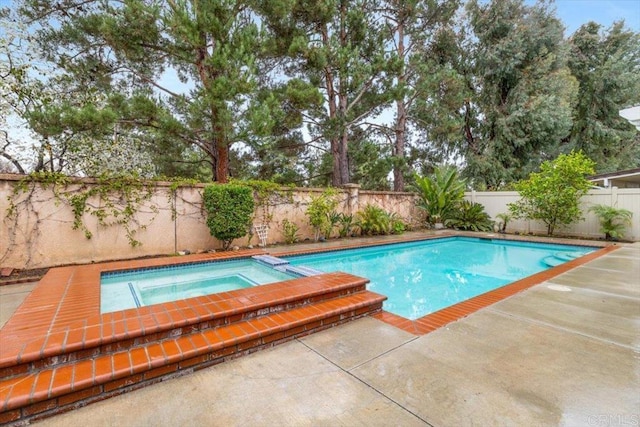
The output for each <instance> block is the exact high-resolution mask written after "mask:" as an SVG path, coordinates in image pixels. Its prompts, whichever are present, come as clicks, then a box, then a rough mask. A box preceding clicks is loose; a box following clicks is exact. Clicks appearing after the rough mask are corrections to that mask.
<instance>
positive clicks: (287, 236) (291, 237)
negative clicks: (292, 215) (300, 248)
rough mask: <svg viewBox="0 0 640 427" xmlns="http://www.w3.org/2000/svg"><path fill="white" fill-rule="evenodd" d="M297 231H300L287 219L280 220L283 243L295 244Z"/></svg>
mask: <svg viewBox="0 0 640 427" xmlns="http://www.w3.org/2000/svg"><path fill="white" fill-rule="evenodd" d="M299 230H300V227H298V226H297V225H295V224H294V223H293V222H291V221H289V220H288V219H283V220H282V235H283V237H284V242H285V243H287V244H292V243H295V242H297V241H298V231H299Z"/></svg>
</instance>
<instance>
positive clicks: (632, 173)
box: [588, 168, 640, 188]
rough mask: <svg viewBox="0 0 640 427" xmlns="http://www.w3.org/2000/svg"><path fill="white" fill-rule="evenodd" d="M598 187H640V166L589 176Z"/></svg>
mask: <svg viewBox="0 0 640 427" xmlns="http://www.w3.org/2000/svg"><path fill="white" fill-rule="evenodd" d="M588 179H589V181H591V182H593V184H594V185H596V186H598V187H604V188H611V187H618V188H640V168H637V169H628V170H626V171H619V172H611V173H603V174H600V175H594V176H592V177H589V178H588Z"/></svg>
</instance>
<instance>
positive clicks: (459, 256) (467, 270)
mask: <svg viewBox="0 0 640 427" xmlns="http://www.w3.org/2000/svg"><path fill="white" fill-rule="evenodd" d="M594 250H595V248H591V247H582V246H568V245H551V244H541V243H525V242H514V241H504V240H485V239H478V238H467V237H450V238H443V239H433V240H427V241H420V242H413V243H399V244H393V245H384V246H375V247H368V248H362V249H349V250H343V251H334V252H326V253H320V254H313V255H302V256H291V257H286V259H287V260H288V261H289V262H290V263H291V264H292V265H294V266H307V267H311V268H313V269H317V270H320V271H323V272H331V271H344V272H347V273H351V274H354V275H357V276H362V277H366V278H368V279H370V280H371V283H370V284H369V286H368V289H370V290H372V291H374V292H378V293H381V294H383V295H386V296H387V297H388V300H387V301H386V302H385V303H384V309H385V310H386V311H389V312H391V313H394V314H397V315H399V316H402V317H405V318H408V319H410V320H415V319H417V318H420V317H422V316H425V315H427V314H429V313H433V312H434V311H437V310H440V309H442V308H445V307H448V306H450V305H453V304H456V303H458V302H460V301H464V300H466V299H469V298H472V297H474V296H477V295H480V294H483V293H485V292H488V291H490V290H493V289H496V288H499V287H501V286H504V285H506V284H508V283H511V282H514V281H516V280H519V279H522V278H524V277H527V276H530V275H532V274H535V273H538V272H540V271H543V270H546V269H548V268H550V267H553V266H556V265H559V264H561V263H564V262H567V261H569V260H571V259H574V258H577V257H580V256H582V255H585V254H587V253H589V252H592V251H594Z"/></svg>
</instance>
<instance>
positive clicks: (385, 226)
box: [356, 205, 391, 236]
mask: <svg viewBox="0 0 640 427" xmlns="http://www.w3.org/2000/svg"><path fill="white" fill-rule="evenodd" d="M356 215H357V218H358V220H357V222H356V224H357V226H358V227H359V228H360V232H361V233H362V234H364V235H367V236H372V235H375V234H389V232H390V231H391V219H390V217H389V214H388V213H387V212H385V210H384V209H382V208H379V207H377V206H374V205H366V206H365V207H364V209H362V210H361V211H359V212H358V213H357V214H356Z"/></svg>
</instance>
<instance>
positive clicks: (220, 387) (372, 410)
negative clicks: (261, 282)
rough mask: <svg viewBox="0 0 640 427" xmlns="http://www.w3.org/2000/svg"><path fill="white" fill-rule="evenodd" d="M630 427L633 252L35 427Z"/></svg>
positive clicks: (638, 343)
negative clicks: (417, 332) (464, 311)
mask: <svg viewBox="0 0 640 427" xmlns="http://www.w3.org/2000/svg"><path fill="white" fill-rule="evenodd" d="M87 423H90V424H91V425H95V426H111V425H113V426H116V425H117V426H119V425H127V426H149V425H154V426H174V425H195V426H197V425H210V426H216V425H221V426H222V425H224V426H227V425H238V426H240V425H252V426H254V425H292V426H299V425H313V426H317V425H332V426H333V425H344V426H352V425H363V426H364V425H367V426H369V425H384V426H387V425H403V426H404V425H407V426H411V425H433V426H472V425H510V426H511V425H536V426H539V425H543V426H546V425H563V426H588V425H593V426H613V425H635V426H637V425H639V424H640V244H635V245H633V246H626V247H623V248H621V249H618V250H616V251H613V252H611V253H609V254H606V255H604V256H603V257H601V258H598V259H596V260H594V261H591V262H589V263H587V264H585V265H583V266H580V267H577V268H575V269H573V270H571V271H568V272H566V273H564V274H562V275H560V276H557V277H556V278H553V279H551V280H550V281H548V282H544V283H542V284H540V285H537V286H534V287H533V288H531V289H529V290H527V291H524V292H522V293H520V294H518V295H515V296H513V297H510V298H508V299H506V300H504V301H502V302H498V303H496V304H494V305H492V306H490V307H488V308H484V309H481V310H480V311H478V312H476V313H475V314H472V315H470V316H469V317H467V318H464V319H462V320H459V321H457V322H455V323H452V324H450V325H448V326H447V327H444V328H441V329H439V330H437V331H435V332H432V333H430V334H427V335H424V336H421V337H416V336H414V335H412V334H409V333H407V332H405V331H402V330H400V329H397V328H394V327H393V326H391V325H388V324H386V323H383V322H380V321H378V320H376V319H372V318H365V319H361V320H358V321H355V322H352V323H350V324H347V325H343V326H340V327H336V328H333V329H330V330H327V331H324V332H321V333H318V334H315V335H312V336H309V337H306V338H303V339H299V340H296V341H292V342H290V343H287V344H283V345H281V346H278V347H276V348H273V349H271V350H266V351H262V352H258V353H255V354H253V355H250V356H247V357H243V358H240V359H236V360H233V361H230V362H226V363H223V364H221V365H217V366H214V367H211V368H207V369H204V370H202V371H198V372H196V373H194V374H190V375H186V376H182V377H179V378H174V379H171V380H169V381H166V382H163V383H159V384H156V385H153V386H150V387H147V388H144V389H141V390H137V391H135V392H132V393H128V394H124V395H120V396H117V397H114V398H111V399H108V400H105V401H102V402H98V403H95V404H92V405H89V406H86V407H84V408H79V409H77V410H74V411H72V412H69V413H66V414H62V415H59V416H56V417H54V418H50V419H46V420H44V421H42V422H41V423H39V424H38V425H42V426H70V425H83V424H87Z"/></svg>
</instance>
